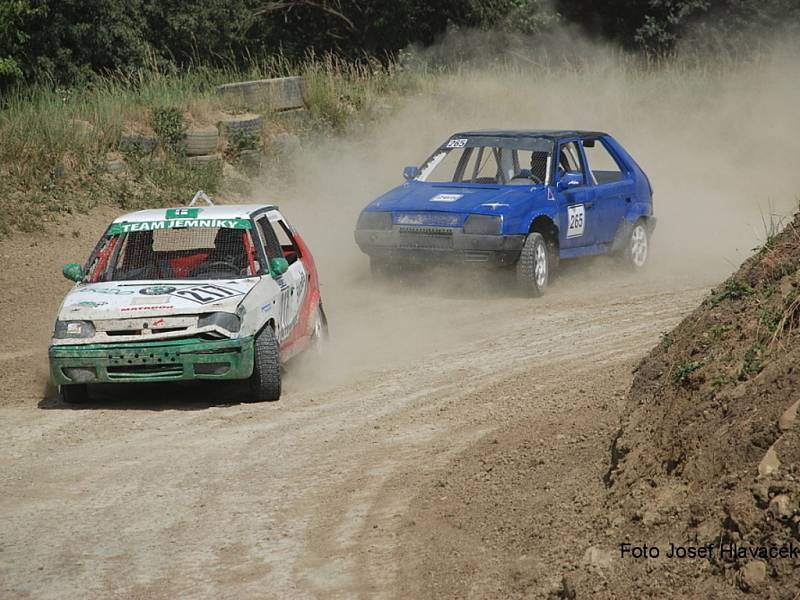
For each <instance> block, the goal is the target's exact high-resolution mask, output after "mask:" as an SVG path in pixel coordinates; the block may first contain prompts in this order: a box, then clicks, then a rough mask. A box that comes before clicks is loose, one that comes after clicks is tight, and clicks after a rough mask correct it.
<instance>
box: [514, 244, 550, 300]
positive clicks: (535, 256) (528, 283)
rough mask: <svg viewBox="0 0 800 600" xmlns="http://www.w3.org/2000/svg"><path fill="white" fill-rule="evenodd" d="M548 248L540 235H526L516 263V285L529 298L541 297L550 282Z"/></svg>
mask: <svg viewBox="0 0 800 600" xmlns="http://www.w3.org/2000/svg"><path fill="white" fill-rule="evenodd" d="M551 262H552V260H551V256H550V248H549V247H548V245H547V242H546V241H545V239H544V236H542V234H541V233H530V234H528V237H527V239H526V240H525V244H524V245H523V246H522V252H520V255H519V260H518V261H517V283H518V284H519V286H520V288H522V290H523V291H524V292H526V293H527V294H530V295H531V296H541V295H542V294H543V293H544V290H545V289H546V288H547V284H548V283H549V282H550V264H551Z"/></svg>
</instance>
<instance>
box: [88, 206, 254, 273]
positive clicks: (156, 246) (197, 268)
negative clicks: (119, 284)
mask: <svg viewBox="0 0 800 600" xmlns="http://www.w3.org/2000/svg"><path fill="white" fill-rule="evenodd" d="M232 223H235V224H237V227H236V228H233V227H180V228H164V229H154V230H153V231H126V232H120V229H121V228H119V227H115V226H114V225H112V227H111V228H110V229H109V232H108V233H107V234H106V236H105V237H104V238H103V239H102V240H100V243H99V244H98V247H97V249H96V250H95V252H94V254H93V255H92V258H91V259H90V261H89V267H88V269H87V276H86V280H87V281H88V282H90V283H95V282H98V281H129V280H134V279H147V280H153V279H156V280H159V279H170V280H176V279H237V278H242V277H252V276H254V275H257V274H258V272H259V270H260V266H259V263H258V260H257V255H256V252H255V247H254V245H253V242H252V238H251V236H250V229H249V225H250V222H249V221H238V220H237V221H232ZM245 225H246V226H247V228H245ZM239 227H241V228H239Z"/></svg>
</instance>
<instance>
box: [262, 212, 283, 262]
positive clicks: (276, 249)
mask: <svg viewBox="0 0 800 600" xmlns="http://www.w3.org/2000/svg"><path fill="white" fill-rule="evenodd" d="M256 224H257V225H258V235H259V237H260V238H261V243H262V244H263V245H264V250H265V251H266V253H267V259H268V260H272V259H273V258H280V257H282V256H283V250H281V243H280V242H279V241H278V236H276V235H275V230H274V229H273V228H272V225H271V224H270V222H269V219H268V218H267V216H266V215H264V216H263V217H261V218H260V219H258V221H256Z"/></svg>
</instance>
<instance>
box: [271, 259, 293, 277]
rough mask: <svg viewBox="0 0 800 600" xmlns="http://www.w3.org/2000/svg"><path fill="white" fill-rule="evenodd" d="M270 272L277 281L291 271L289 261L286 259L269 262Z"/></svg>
mask: <svg viewBox="0 0 800 600" xmlns="http://www.w3.org/2000/svg"><path fill="white" fill-rule="evenodd" d="M269 270H270V272H271V273H272V278H273V279H277V278H278V277H280V276H281V275H283V274H284V273H286V271H288V270H289V261H288V260H286V259H285V258H273V259H272V260H271V261H269Z"/></svg>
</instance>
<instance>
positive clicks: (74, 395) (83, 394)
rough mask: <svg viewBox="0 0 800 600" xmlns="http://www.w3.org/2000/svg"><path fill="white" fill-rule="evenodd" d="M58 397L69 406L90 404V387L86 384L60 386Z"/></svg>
mask: <svg viewBox="0 0 800 600" xmlns="http://www.w3.org/2000/svg"><path fill="white" fill-rule="evenodd" d="M58 395H59V396H60V397H61V400H62V401H63V402H66V403H67V404H85V403H87V402H89V386H88V385H87V384H85V383H77V384H73V385H60V386H58Z"/></svg>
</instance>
